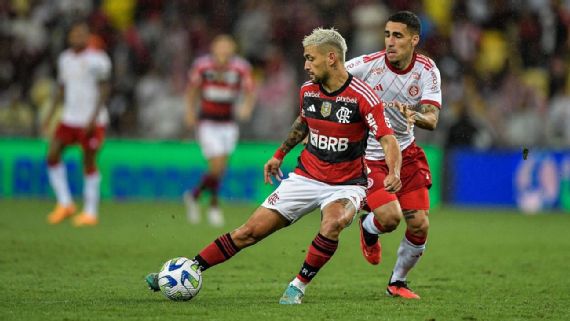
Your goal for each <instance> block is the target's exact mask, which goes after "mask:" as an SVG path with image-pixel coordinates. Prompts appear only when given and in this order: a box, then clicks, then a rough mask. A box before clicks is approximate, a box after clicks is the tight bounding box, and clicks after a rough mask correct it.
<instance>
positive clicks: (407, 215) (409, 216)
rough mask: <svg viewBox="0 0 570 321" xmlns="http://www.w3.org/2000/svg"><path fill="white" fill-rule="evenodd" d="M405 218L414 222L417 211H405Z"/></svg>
mask: <svg viewBox="0 0 570 321" xmlns="http://www.w3.org/2000/svg"><path fill="white" fill-rule="evenodd" d="M403 212H404V218H405V219H406V220H412V219H414V217H416V213H417V212H418V211H417V210H404V211H403Z"/></svg>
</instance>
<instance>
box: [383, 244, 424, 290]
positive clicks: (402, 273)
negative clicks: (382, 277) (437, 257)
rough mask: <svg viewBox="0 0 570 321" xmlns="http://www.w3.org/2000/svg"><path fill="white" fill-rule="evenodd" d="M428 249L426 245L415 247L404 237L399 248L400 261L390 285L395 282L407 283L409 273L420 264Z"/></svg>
mask: <svg viewBox="0 0 570 321" xmlns="http://www.w3.org/2000/svg"><path fill="white" fill-rule="evenodd" d="M425 248H426V245H425V244H422V245H415V244H413V243H410V241H408V240H407V239H406V237H405V236H404V238H403V239H402V242H400V247H399V248H398V260H397V261H396V265H395V266H394V271H393V273H392V278H390V283H392V282H395V281H398V280H400V281H405V280H406V277H407V275H408V272H410V270H411V269H412V268H413V267H414V266H415V265H416V263H418V261H419V260H420V257H421V256H422V254H423V253H424V250H425Z"/></svg>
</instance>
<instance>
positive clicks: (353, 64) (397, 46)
mask: <svg viewBox="0 0 570 321" xmlns="http://www.w3.org/2000/svg"><path fill="white" fill-rule="evenodd" d="M384 39H385V45H386V49H385V50H382V51H380V52H377V53H373V54H370V55H364V56H361V57H357V58H354V59H352V60H350V61H348V62H347V63H346V65H347V68H348V70H349V72H351V73H352V74H354V76H355V77H358V78H360V79H362V80H363V81H365V82H366V83H367V84H368V85H370V86H371V87H372V88H374V91H375V92H376V94H377V95H378V97H380V99H381V100H382V101H383V103H384V106H385V111H386V116H387V117H388V119H389V120H390V123H391V124H392V126H393V129H394V133H395V134H396V138H397V139H398V143H399V144H400V149H401V150H402V172H401V179H402V189H401V190H400V191H399V192H398V193H397V194H390V193H387V192H386V191H384V189H383V187H382V180H383V178H384V177H385V175H386V174H387V167H386V160H385V152H384V150H383V149H382V146H380V145H379V144H378V143H377V142H375V141H374V139H372V137H371V138H370V139H369V140H368V147H367V150H366V163H367V165H368V167H369V168H370V169H371V173H370V174H369V184H370V185H369V188H368V192H367V202H368V206H369V207H370V208H371V209H373V210H374V211H373V213H368V214H366V215H363V216H361V218H360V222H359V223H360V230H361V248H362V251H363V254H364V256H365V258H366V259H367V260H368V261H369V262H370V263H372V264H378V263H380V260H381V247H380V243H379V241H378V235H379V234H382V233H388V232H391V231H393V230H394V229H396V227H397V226H398V224H399V222H400V219H401V217H402V215H403V217H404V218H405V220H406V223H407V230H406V233H405V236H404V238H403V240H402V242H401V243H400V247H399V249H398V259H397V261H396V265H395V266H394V269H393V272H392V276H391V278H390V281H389V284H388V287H387V289H386V292H387V293H388V294H389V295H391V296H401V297H404V298H415V299H419V296H418V295H417V294H416V293H414V292H413V291H412V290H410V289H409V287H408V285H407V281H406V278H407V275H408V272H409V271H410V270H411V269H412V268H413V267H414V266H415V265H416V263H417V262H418V260H419V259H420V257H421V255H422V254H423V252H424V249H425V244H426V240H427V234H428V228H429V220H428V213H429V193H428V189H429V188H430V187H431V174H430V170H429V166H428V163H427V159H426V156H425V153H424V151H423V150H422V149H421V148H420V147H419V146H417V145H416V143H415V138H414V132H413V130H414V126H418V127H420V128H423V129H428V130H434V129H435V128H436V125H437V121H438V117H439V109H440V108H441V78H440V74H439V70H438V69H437V67H436V65H435V63H434V62H433V60H431V59H430V58H428V57H426V56H424V55H421V54H418V53H416V52H415V48H416V46H417V45H418V42H419V40H420V20H419V19H418V17H417V16H416V15H415V14H413V13H412V12H409V11H403V12H398V13H396V14H394V15H392V16H391V17H390V18H389V19H388V22H387V23H386V27H385V30H384ZM402 210H403V214H402Z"/></svg>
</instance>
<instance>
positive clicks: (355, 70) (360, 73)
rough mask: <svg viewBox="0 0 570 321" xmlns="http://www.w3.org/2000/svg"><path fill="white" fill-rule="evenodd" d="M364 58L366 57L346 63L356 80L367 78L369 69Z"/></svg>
mask: <svg viewBox="0 0 570 321" xmlns="http://www.w3.org/2000/svg"><path fill="white" fill-rule="evenodd" d="M364 57H365V56H360V57H356V58H352V59H350V60H349V61H347V62H345V63H344V66H345V67H346V70H347V71H348V72H349V73H350V74H351V75H353V76H354V77H356V78H360V79H363V78H364V77H365V76H366V73H367V67H366V64H365V63H364Z"/></svg>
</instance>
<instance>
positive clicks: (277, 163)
mask: <svg viewBox="0 0 570 321" xmlns="http://www.w3.org/2000/svg"><path fill="white" fill-rule="evenodd" d="M281 163H283V161H282V160H279V159H277V158H275V157H271V159H270V160H268V161H267V163H265V166H263V177H264V180H265V184H271V185H273V180H272V179H271V177H275V179H276V180H277V181H278V182H281V180H282V179H283V172H282V171H281V168H280V167H281Z"/></svg>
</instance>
